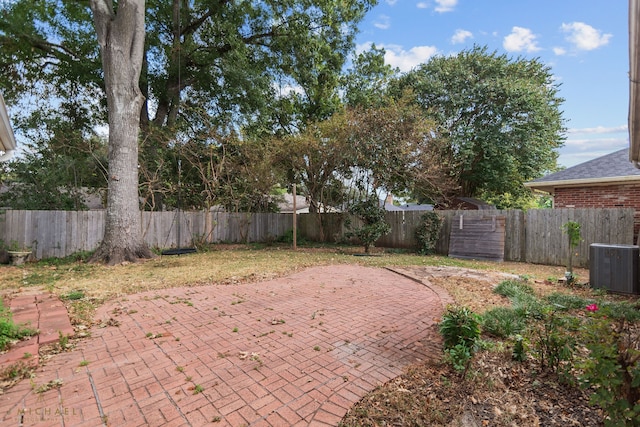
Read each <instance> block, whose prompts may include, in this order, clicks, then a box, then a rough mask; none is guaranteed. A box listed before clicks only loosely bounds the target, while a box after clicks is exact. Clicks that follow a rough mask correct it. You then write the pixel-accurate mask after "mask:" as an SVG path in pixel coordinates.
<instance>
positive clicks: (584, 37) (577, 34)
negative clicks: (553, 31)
mask: <svg viewBox="0 0 640 427" xmlns="http://www.w3.org/2000/svg"><path fill="white" fill-rule="evenodd" d="M560 30H561V31H562V32H563V33H567V34H568V35H567V37H566V39H567V41H569V42H570V43H571V44H572V45H573V46H574V47H575V48H576V49H578V50H593V49H597V48H599V47H601V46H604V45H606V44H608V43H609V40H611V37H612V35H611V34H602V32H601V31H600V30H597V29H595V28H593V27H592V26H591V25H587V24H585V23H584V22H571V23H570V24H564V23H563V24H562V26H561V27H560Z"/></svg>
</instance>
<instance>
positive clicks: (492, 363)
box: [342, 264, 615, 427]
mask: <svg viewBox="0 0 640 427" xmlns="http://www.w3.org/2000/svg"><path fill="white" fill-rule="evenodd" d="M523 266H526V265H523V264H520V265H517V266H516V267H517V268H518V269H521V268H522V267H523ZM502 267H509V266H505V265H503V266H502ZM527 268H530V273H529V274H530V275H531V276H533V277H538V279H534V280H530V282H529V283H530V284H531V285H532V286H533V287H534V289H535V290H536V293H537V295H539V296H544V295H547V294H549V293H552V292H559V291H560V292H566V293H579V294H584V295H592V291H591V290H589V289H587V288H583V287H577V288H571V289H570V288H568V287H566V286H563V285H559V284H558V283H557V281H556V282H552V281H550V280H546V279H539V278H540V277H545V278H546V277H552V276H549V275H548V274H551V275H553V273H555V270H550V269H552V268H551V267H545V266H535V265H529V266H527ZM404 269H405V270H409V271H411V272H412V273H413V274H415V275H416V276H419V277H422V278H424V279H427V280H428V281H429V282H431V283H433V284H436V285H438V286H440V287H442V288H444V289H446V290H447V291H448V292H449V294H450V295H451V296H452V297H453V298H454V300H455V302H456V304H459V305H464V306H467V307H469V308H471V309H472V310H473V311H475V312H476V313H482V312H484V311H485V310H487V309H489V308H492V307H495V306H508V305H509V304H510V303H509V301H508V300H507V299H506V298H504V297H501V296H499V295H497V294H495V293H493V288H494V286H495V285H497V284H498V283H500V282H501V281H503V280H505V279H507V278H513V277H517V276H514V275H513V274H511V275H509V274H505V273H502V272H499V271H487V270H472V269H466V268H459V267H405V268H404ZM503 269H505V270H509V268H503ZM519 274H523V273H522V272H520V273H519ZM577 274H578V276H579V277H582V278H588V271H587V270H578V271H577ZM556 277H558V276H557V275H556ZM614 298H615V297H614ZM511 354H512V350H511V349H510V348H506V347H505V346H504V344H503V343H501V342H498V341H496V342H495V347H494V348H491V349H488V350H483V351H480V352H478V353H477V354H476V355H475V357H474V360H473V363H472V365H471V368H470V371H469V374H468V375H467V377H466V378H464V379H463V378H462V376H461V374H460V373H458V372H456V371H455V370H453V368H451V366H450V365H447V364H445V363H442V362H441V361H432V362H428V363H423V364H416V365H413V366H412V367H411V368H410V369H408V370H407V372H406V373H405V374H404V375H402V376H400V377H398V378H395V379H393V380H391V381H390V382H388V383H387V384H385V385H383V386H381V387H378V388H377V389H376V390H374V391H373V392H371V393H370V394H369V395H367V396H365V397H364V398H363V399H362V400H361V401H360V402H359V403H358V404H356V405H355V406H354V407H353V408H352V409H351V410H350V411H349V413H348V414H347V415H346V416H345V417H344V419H343V422H342V426H344V427H347V426H353V427H355V426H380V427H382V426H463V427H476V426H482V427H485V426H509V427H511V426H524V427H528V426H601V425H603V414H602V412H601V411H600V410H599V409H598V408H596V407H593V406H591V405H589V401H588V397H587V395H586V393H585V392H584V391H583V390H581V389H580V388H578V387H577V386H575V385H571V384H566V383H564V382H563V381H561V380H560V379H559V377H558V376H557V375H555V374H550V373H544V372H539V370H538V369H537V367H536V366H534V364H533V363H532V361H531V360H529V361H525V362H516V361H514V360H512V357H511Z"/></svg>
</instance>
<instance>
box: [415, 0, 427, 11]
mask: <svg viewBox="0 0 640 427" xmlns="http://www.w3.org/2000/svg"><path fill="white" fill-rule="evenodd" d="M416 7H417V8H418V9H426V8H428V7H429V3H427V2H426V1H421V2H420V3H418V4H417V5H416Z"/></svg>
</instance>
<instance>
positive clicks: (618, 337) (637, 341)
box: [579, 308, 640, 427]
mask: <svg viewBox="0 0 640 427" xmlns="http://www.w3.org/2000/svg"><path fill="white" fill-rule="evenodd" d="M609 312H610V310H608V309H607V308H604V309H601V310H599V311H598V313H597V314H594V315H593V316H594V317H590V318H588V319H587V321H586V322H585V324H584V325H583V329H582V338H583V340H584V344H585V346H586V347H587V349H588V350H589V357H586V358H585V359H584V360H583V362H582V364H581V365H580V368H581V370H582V375H581V376H580V377H579V380H580V384H581V385H582V386H583V387H584V388H588V389H589V390H590V391H591V397H590V401H591V403H593V404H595V405H598V406H600V407H601V408H602V409H603V410H604V412H605V413H606V414H607V417H606V418H605V426H630V427H631V426H640V333H639V332H638V328H637V324H634V323H633V322H630V321H628V320H626V319H618V320H616V321H615V322H613V324H612V323H611V320H610V318H609V317H608V314H609Z"/></svg>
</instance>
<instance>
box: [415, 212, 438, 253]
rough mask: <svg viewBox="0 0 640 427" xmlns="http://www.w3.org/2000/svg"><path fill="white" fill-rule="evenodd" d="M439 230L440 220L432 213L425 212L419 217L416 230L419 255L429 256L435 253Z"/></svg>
mask: <svg viewBox="0 0 640 427" xmlns="http://www.w3.org/2000/svg"><path fill="white" fill-rule="evenodd" d="M441 228H442V218H440V215H438V214H437V213H435V212H434V211H429V212H425V213H424V214H423V215H422V216H421V217H420V223H419V224H418V227H417V228H416V239H417V240H418V253H419V254H421V255H430V254H432V253H434V252H435V248H436V243H438V238H439V237H440V229H441Z"/></svg>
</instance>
